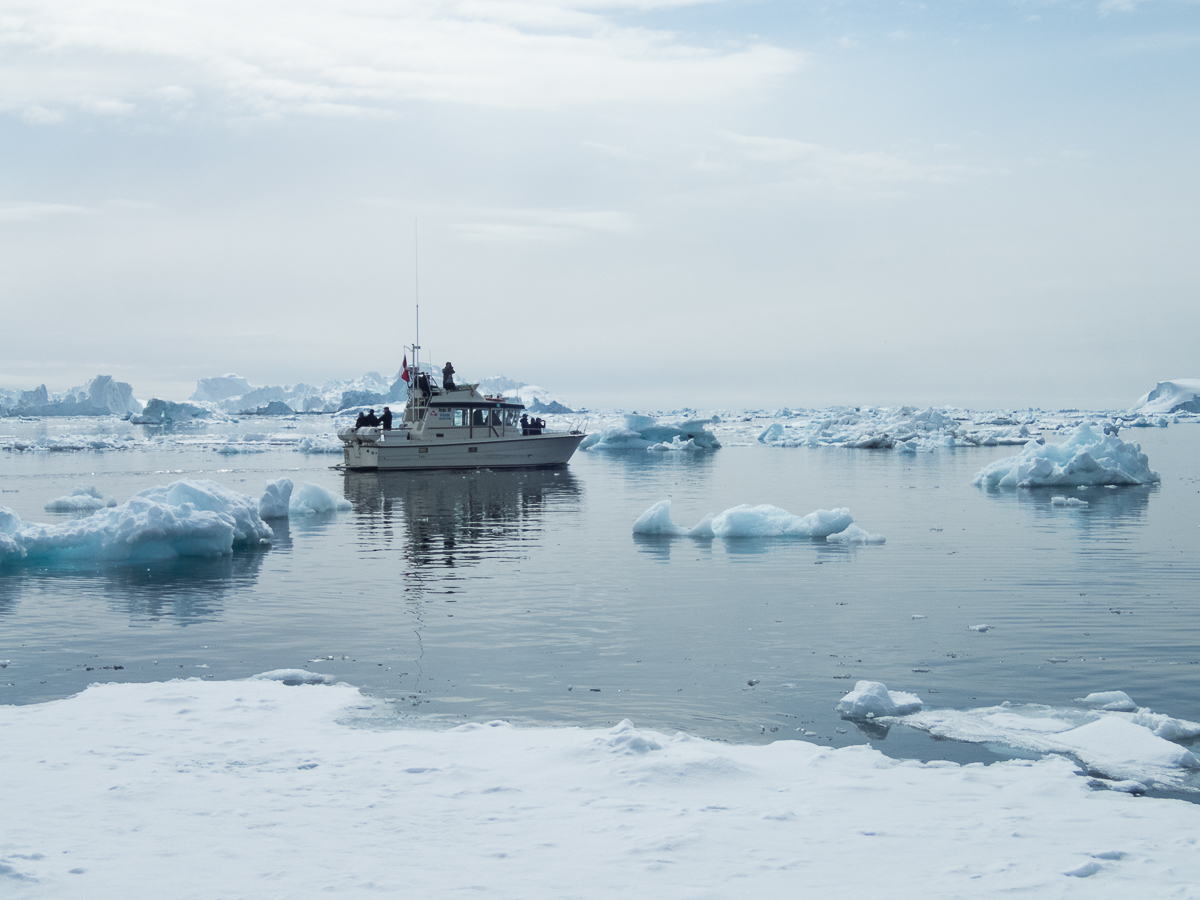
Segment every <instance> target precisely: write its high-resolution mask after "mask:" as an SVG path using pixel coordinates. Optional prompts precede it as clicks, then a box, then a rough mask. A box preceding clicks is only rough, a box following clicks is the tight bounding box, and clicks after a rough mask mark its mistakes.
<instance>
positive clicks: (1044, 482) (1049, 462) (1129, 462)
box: [972, 422, 1159, 488]
mask: <svg viewBox="0 0 1200 900" xmlns="http://www.w3.org/2000/svg"><path fill="white" fill-rule="evenodd" d="M1157 481H1159V475H1158V473H1157V472H1154V471H1152V470H1151V469H1150V464H1149V460H1148V459H1147V458H1146V454H1145V453H1143V452H1142V448H1141V447H1140V446H1139V445H1138V444H1133V443H1126V442H1125V441H1122V440H1121V439H1120V438H1119V437H1117V436H1116V435H1115V434H1105V433H1104V432H1103V431H1100V430H1098V429H1097V427H1096V426H1095V425H1092V424H1089V423H1086V422H1085V423H1083V424H1081V425H1079V426H1078V427H1077V428H1076V429H1075V430H1074V431H1073V432H1072V433H1071V435H1070V436H1069V437H1068V438H1067V439H1066V440H1065V441H1063V442H1062V443H1061V444H1038V443H1036V442H1033V441H1031V442H1030V443H1028V444H1026V445H1025V449H1024V450H1022V451H1021V452H1020V453H1019V454H1017V455H1016V456H1009V457H1006V458H1004V459H1000V460H997V461H996V462H994V463H991V464H990V465H987V466H985V467H984V468H983V469H981V470H980V471H979V472H978V473H977V474H976V476H975V479H974V481H973V482H972V484H977V485H983V486H985V487H990V488H994V487H1050V486H1054V487H1058V486H1082V485H1099V484H1117V485H1120V484H1125V485H1128V484H1153V483H1154V482H1157Z"/></svg>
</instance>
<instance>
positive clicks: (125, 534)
mask: <svg viewBox="0 0 1200 900" xmlns="http://www.w3.org/2000/svg"><path fill="white" fill-rule="evenodd" d="M0 530H2V531H3V532H4V535H3V539H0V563H2V562H4V561H6V560H11V559H30V560H44V561H46V562H50V563H60V562H81V561H86V562H96V561H99V562H135V561H142V560H153V559H174V558H176V557H180V556H221V555H223V554H226V553H231V552H233V548H234V546H235V545H239V544H241V545H246V544H258V543H262V542H265V541H267V540H269V539H270V538H271V537H272V532H271V529H270V527H269V526H268V525H267V524H266V523H265V522H263V520H262V519H261V518H260V517H259V515H258V508H257V502H256V501H255V500H253V499H252V498H250V497H246V496H244V495H243V494H239V493H237V492H236V491H231V490H229V489H228V488H225V487H222V486H221V485H219V484H217V483H216V482H213V481H176V482H173V483H172V484H169V485H161V486H158V487H153V488H149V489H148V490H145V491H142V492H141V493H139V494H135V495H134V496H133V497H131V498H130V499H129V500H127V501H125V502H124V503H121V504H118V505H116V506H112V507H108V508H106V509H101V510H97V511H96V512H94V513H92V514H91V515H90V516H87V517H86V518H81V519H73V520H71V521H69V522H63V523H61V524H56V525H41V524H34V523H26V522H22V521H21V520H20V518H19V517H17V516H16V514H15V513H13V512H12V510H8V509H0Z"/></svg>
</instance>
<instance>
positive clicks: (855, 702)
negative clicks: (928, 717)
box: [837, 681, 924, 719]
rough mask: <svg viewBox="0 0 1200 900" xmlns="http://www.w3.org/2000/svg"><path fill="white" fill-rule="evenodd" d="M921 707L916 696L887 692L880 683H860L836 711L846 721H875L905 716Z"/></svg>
mask: <svg viewBox="0 0 1200 900" xmlns="http://www.w3.org/2000/svg"><path fill="white" fill-rule="evenodd" d="M922 706H924V704H923V703H922V702H921V698H920V697H918V696H917V695H916V694H908V693H905V692H904V691H889V690H888V689H887V685H885V684H883V682H880V681H860V682H858V683H857V684H855V685H854V690H852V691H851V692H850V693H848V694H847V695H846V696H844V697H843V698H842V699H841V700H840V701H838V705H837V711H838V713H839V714H841V715H842V716H843V717H844V718H847V719H877V718H879V717H880V716H907V715H908V714H910V713H914V712H916V711H917V710H919V709H920V708H921V707H922Z"/></svg>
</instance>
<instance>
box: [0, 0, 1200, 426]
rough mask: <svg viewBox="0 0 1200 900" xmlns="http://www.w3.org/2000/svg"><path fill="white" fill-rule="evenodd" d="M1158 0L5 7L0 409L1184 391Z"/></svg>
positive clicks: (1172, 62) (1176, 108) (1170, 63)
mask: <svg viewBox="0 0 1200 900" xmlns="http://www.w3.org/2000/svg"><path fill="white" fill-rule="evenodd" d="M1198 101H1200V3H1197V2H1195V0H1141V2H1139V0H1079V2H1069V0H1061V2H1057V0H971V2H968V0H942V2H939V0H931V2H928V3H908V2H886V0H880V2H867V0H847V2H836V0H834V2H807V0H711V2H701V0H461V2H459V0H286V2H284V0H267V2H261V0H259V2H254V0H88V2H82V0H28V2H26V0H3V2H0V158H2V160H3V165H0V306H2V315H0V387H7V388H22V389H27V388H32V387H35V386H36V385H37V384H39V383H42V382H45V383H47V385H48V386H49V387H50V389H51V390H62V389H65V388H68V387H70V386H72V385H76V384H81V383H83V382H84V381H86V380H87V379H89V378H90V377H92V376H93V375H95V374H97V373H104V374H112V375H114V376H115V377H117V378H118V379H119V380H123V381H129V382H131V383H132V384H133V386H134V391H135V394H136V395H137V396H139V397H140V398H141V399H143V400H145V399H148V398H149V397H150V396H151V395H156V396H162V397H167V398H171V399H184V398H186V397H187V396H188V395H189V394H190V393H191V392H192V390H193V389H194V388H195V381H196V379H197V378H200V377H205V376H210V375H217V374H223V373H226V372H236V373H238V374H241V375H243V376H245V377H247V378H249V379H250V381H251V382H253V383H254V384H280V383H294V382H297V381H307V382H310V383H320V382H322V381H325V380H326V379H330V378H346V377H352V376H355V375H359V374H362V373H363V372H365V371H368V370H372V369H373V370H377V371H380V372H383V373H386V374H389V375H390V374H394V373H395V372H396V371H397V369H398V368H399V366H400V361H401V357H402V355H403V349H402V348H403V345H404V344H406V343H411V342H412V341H413V339H414V329H413V319H414V316H413V301H414V246H413V245H414V224H415V223H416V227H417V229H418V231H419V257H418V258H419V272H420V277H419V283H420V299H421V339H422V342H423V344H424V346H425V348H426V350H427V351H428V352H429V354H430V355H431V356H432V357H433V361H434V362H436V363H437V364H438V365H440V364H441V363H443V362H445V361H446V360H447V359H450V360H453V361H454V364H455V367H456V368H457V369H458V370H459V372H460V374H461V375H464V376H476V377H479V376H486V375H491V374H504V375H507V376H509V377H512V378H516V379H520V380H522V381H527V382H533V383H536V384H540V385H542V386H544V387H546V388H548V389H549V390H551V391H553V392H555V393H557V394H558V395H560V396H561V397H562V398H563V399H564V400H565V401H567V402H568V403H576V404H587V405H591V406H594V407H626V408H667V407H677V406H684V405H693V406H773V405H775V406H777V405H796V406H825V405H829V404H835V403H852V404H895V403H904V402H907V403H915V404H930V403H933V404H961V405H972V406H997V405H1012V406H1017V405H1019V406H1028V405H1037V406H1058V405H1076V404H1077V405H1086V406H1105V407H1111V406H1127V405H1129V404H1131V403H1132V402H1133V401H1135V400H1136V399H1137V397H1138V396H1139V395H1140V394H1142V393H1145V392H1146V391H1148V390H1149V389H1150V388H1152V387H1153V386H1154V383H1155V382H1156V381H1158V380H1162V379H1168V378H1181V377H1191V378H1197V377H1200V359H1198V356H1200V354H1198V353H1197V343H1198V337H1200V290H1198V289H1200V175H1198V170H1200V166H1198V160H1200V149H1198V148H1200V141H1198V137H1200V133H1198V132H1200V116H1198V115H1197V113H1198V112H1200V109H1198V107H1200V102H1198Z"/></svg>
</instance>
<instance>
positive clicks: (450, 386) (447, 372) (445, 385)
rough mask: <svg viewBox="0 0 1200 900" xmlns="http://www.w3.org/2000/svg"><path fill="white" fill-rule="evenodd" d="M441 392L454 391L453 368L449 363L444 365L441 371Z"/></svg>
mask: <svg viewBox="0 0 1200 900" xmlns="http://www.w3.org/2000/svg"><path fill="white" fill-rule="evenodd" d="M442 390H444V391H452V390H454V366H452V365H451V364H450V363H446V366H445V368H444V369H442Z"/></svg>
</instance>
